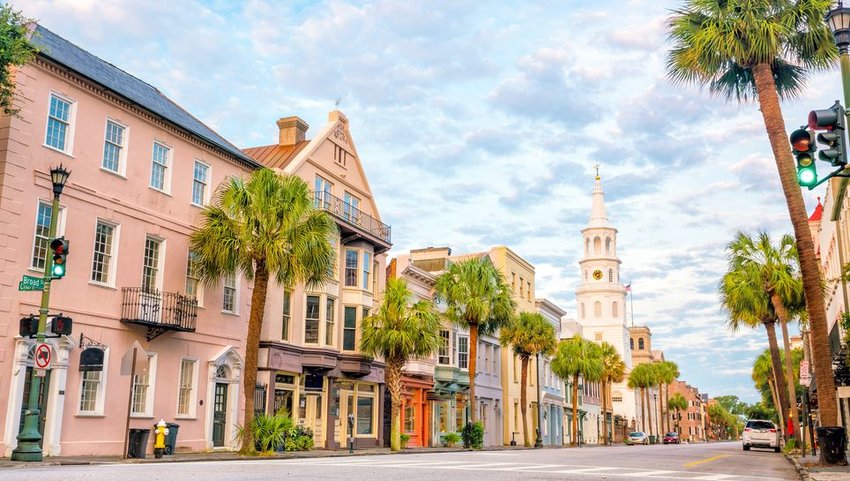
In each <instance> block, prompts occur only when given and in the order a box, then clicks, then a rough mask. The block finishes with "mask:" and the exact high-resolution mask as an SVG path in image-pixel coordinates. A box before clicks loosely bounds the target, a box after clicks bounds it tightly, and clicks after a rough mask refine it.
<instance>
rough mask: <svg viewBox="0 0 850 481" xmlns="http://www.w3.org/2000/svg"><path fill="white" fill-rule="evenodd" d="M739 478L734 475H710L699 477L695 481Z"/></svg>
mask: <svg viewBox="0 0 850 481" xmlns="http://www.w3.org/2000/svg"><path fill="white" fill-rule="evenodd" d="M736 477H737V476H736V475H734V474H709V475H708V476H699V477H697V478H694V479H701V480H705V481H723V480H725V479H734V478H736Z"/></svg>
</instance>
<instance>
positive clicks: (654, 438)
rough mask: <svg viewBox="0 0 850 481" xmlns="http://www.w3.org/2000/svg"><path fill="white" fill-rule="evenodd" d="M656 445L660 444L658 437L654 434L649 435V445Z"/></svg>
mask: <svg viewBox="0 0 850 481" xmlns="http://www.w3.org/2000/svg"><path fill="white" fill-rule="evenodd" d="M656 443H658V439H657V436H656V435H654V434H650V435H649V444H656Z"/></svg>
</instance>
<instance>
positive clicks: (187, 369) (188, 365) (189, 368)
mask: <svg viewBox="0 0 850 481" xmlns="http://www.w3.org/2000/svg"><path fill="white" fill-rule="evenodd" d="M194 370H195V361H192V360H190V359H183V361H182V362H181V363H180V391H179V392H178V394H177V396H178V398H177V414H182V415H184V416H185V415H189V414H190V411H189V409H190V404H191V402H192V382H193V380H194V375H195V373H194Z"/></svg>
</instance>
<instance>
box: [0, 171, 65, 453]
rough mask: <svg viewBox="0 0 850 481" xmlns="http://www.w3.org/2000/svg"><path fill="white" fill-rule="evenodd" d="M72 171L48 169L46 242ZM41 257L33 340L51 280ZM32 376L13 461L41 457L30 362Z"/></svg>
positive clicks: (42, 324) (37, 380)
mask: <svg viewBox="0 0 850 481" xmlns="http://www.w3.org/2000/svg"><path fill="white" fill-rule="evenodd" d="M70 175H71V172H70V171H68V170H66V169H65V168H64V167H62V164H59V167H54V168H52V169H50V181H51V182H52V183H53V203H52V204H51V208H50V227H49V228H48V234H47V239H48V242H49V241H50V240H51V239H53V238H54V237H56V223H57V221H58V219H59V196H60V195H62V189H63V188H64V187H65V183H66V182H67V181H68V176H70ZM44 257H45V259H44V290H42V291H41V306H40V308H39V309H38V333H37V334H36V342H37V343H38V344H40V343H42V342H44V331H45V330H46V329H47V313H48V312H49V306H50V281H51V280H52V277H53V275H52V269H53V259H52V258H51V257H50V255H49V254H48V253H47V250H45V256H44ZM32 372H33V376H32V380H31V381H30V392H29V399H27V409H26V411H25V412H24V427H23V429H21V432H20V433H19V434H18V446H17V447H16V448H15V449H14V450H13V451H12V456H11V459H12V460H13V461H41V460H42V450H41V444H40V441H41V433H40V432H38V418H39V414H40V410H39V408H38V393H39V391H40V390H41V377H42V376H39V375H38V374H39V373H38V372H36V368H35V366H33V371H32Z"/></svg>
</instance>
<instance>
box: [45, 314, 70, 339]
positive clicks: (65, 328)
mask: <svg viewBox="0 0 850 481" xmlns="http://www.w3.org/2000/svg"><path fill="white" fill-rule="evenodd" d="M73 325H74V321H73V319H71V318H70V317H65V316H63V315H62V314H59V315H58V316H56V317H54V318H53V322H51V323H50V332H52V333H53V334H56V335H60V336H70V335H71V328H72V327H73Z"/></svg>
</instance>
